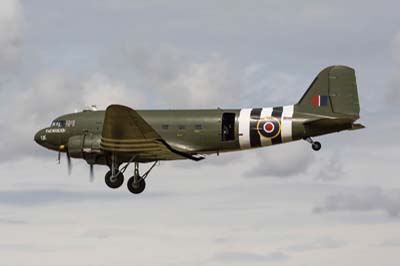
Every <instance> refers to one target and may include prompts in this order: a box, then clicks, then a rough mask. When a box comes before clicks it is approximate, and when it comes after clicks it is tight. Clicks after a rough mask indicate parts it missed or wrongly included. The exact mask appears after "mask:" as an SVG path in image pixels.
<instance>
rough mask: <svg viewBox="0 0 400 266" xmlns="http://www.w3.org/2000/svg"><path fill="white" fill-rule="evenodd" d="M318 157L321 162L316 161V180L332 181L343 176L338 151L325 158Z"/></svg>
mask: <svg viewBox="0 0 400 266" xmlns="http://www.w3.org/2000/svg"><path fill="white" fill-rule="evenodd" d="M319 159H320V160H322V162H321V163H318V168H319V172H318V174H317V175H316V177H315V179H316V180H323V181H334V180H337V179H340V178H342V177H343V174H344V170H343V164H342V162H341V161H340V154H339V153H338V152H336V153H334V154H332V155H330V156H329V157H327V158H326V157H324V158H323V159H322V158H319Z"/></svg>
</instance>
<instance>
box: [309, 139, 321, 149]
mask: <svg viewBox="0 0 400 266" xmlns="http://www.w3.org/2000/svg"><path fill="white" fill-rule="evenodd" d="M311 147H312V149H313V150H314V151H319V150H320V149H321V143H319V142H318V141H315V142H313V144H312V145H311Z"/></svg>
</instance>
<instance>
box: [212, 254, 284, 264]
mask: <svg viewBox="0 0 400 266" xmlns="http://www.w3.org/2000/svg"><path fill="white" fill-rule="evenodd" d="M288 258H289V257H288V256H287V255H286V254H284V253H282V252H273V253H266V254H263V253H255V252H222V253H218V254H216V255H215V259H216V260H218V261H224V262H247V263H257V262H260V263H262V262H266V261H275V262H278V261H285V260H287V259H288Z"/></svg>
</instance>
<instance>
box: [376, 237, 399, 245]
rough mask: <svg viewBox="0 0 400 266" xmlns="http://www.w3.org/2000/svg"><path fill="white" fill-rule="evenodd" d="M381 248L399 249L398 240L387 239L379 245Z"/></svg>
mask: <svg viewBox="0 0 400 266" xmlns="http://www.w3.org/2000/svg"><path fill="white" fill-rule="evenodd" d="M379 246H381V247H400V238H392V239H387V240H385V241H383V242H382V243H380V244H379Z"/></svg>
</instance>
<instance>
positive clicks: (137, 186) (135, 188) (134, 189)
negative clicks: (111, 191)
mask: <svg viewBox="0 0 400 266" xmlns="http://www.w3.org/2000/svg"><path fill="white" fill-rule="evenodd" d="M127 186H128V190H129V191H130V192H131V193H133V194H140V193H142V192H143V190H144V189H145V188H146V181H144V179H142V178H140V180H139V181H138V182H136V183H135V178H134V177H131V178H129V180H128V183H127Z"/></svg>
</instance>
